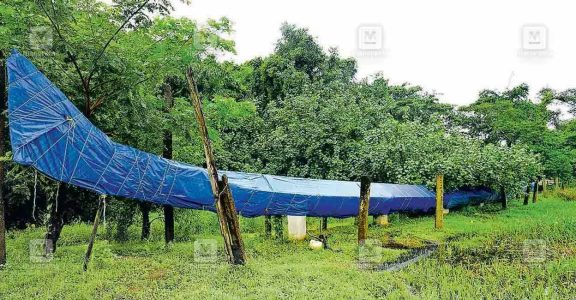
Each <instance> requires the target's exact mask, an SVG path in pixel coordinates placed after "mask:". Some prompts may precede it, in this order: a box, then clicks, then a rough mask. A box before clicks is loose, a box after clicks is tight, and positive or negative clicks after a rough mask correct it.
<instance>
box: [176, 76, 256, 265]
mask: <svg viewBox="0 0 576 300" xmlns="http://www.w3.org/2000/svg"><path fill="white" fill-rule="evenodd" d="M186 77H187V79H188V87H189V89H190V101H191V102H192V105H193V106H194V111H195V113H196V120H197V121H198V130H199V132H200V137H202V142H203V144H204V154H205V157H206V168H207V171H208V178H209V179H210V185H211V187H212V194H213V196H214V203H215V206H216V213H217V214H218V220H219V222H220V232H221V233H222V237H223V238H224V246H225V248H226V254H227V255H228V260H229V261H230V263H232V264H244V262H245V261H246V254H245V252H244V245H243V243H242V236H241V234H240V227H239V226H238V215H237V212H236V209H235V208H234V209H232V207H233V206H234V205H233V198H232V193H231V192H230V189H229V188H228V183H227V182H226V183H224V182H222V183H219V180H218V170H217V169H216V161H215V159H214V153H213V151H212V144H211V142H210V138H209V136H208V128H207V126H206V120H205V119H204V113H203V111H202V102H201V100H200V95H199V93H198V87H197V86H196V81H195V79H194V72H193V71H192V68H188V71H187V72H186ZM228 202H231V203H228Z"/></svg>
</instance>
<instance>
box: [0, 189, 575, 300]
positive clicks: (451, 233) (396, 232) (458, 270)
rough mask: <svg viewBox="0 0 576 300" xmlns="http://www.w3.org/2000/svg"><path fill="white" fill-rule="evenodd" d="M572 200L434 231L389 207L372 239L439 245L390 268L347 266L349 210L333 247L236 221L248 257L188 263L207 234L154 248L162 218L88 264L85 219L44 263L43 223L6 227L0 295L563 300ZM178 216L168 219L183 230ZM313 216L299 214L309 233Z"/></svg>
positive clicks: (571, 272) (482, 211) (485, 215)
mask: <svg viewBox="0 0 576 300" xmlns="http://www.w3.org/2000/svg"><path fill="white" fill-rule="evenodd" d="M575 216H576V202H574V201H564V200H561V199H559V198H558V199H557V198H543V199H541V201H539V203H537V204H532V203H530V205H529V206H523V205H521V203H520V202H517V201H512V202H511V203H510V206H509V209H508V210H506V211H501V210H500V209H499V206H498V205H488V206H485V207H482V208H466V209H463V210H461V211H457V212H456V211H453V212H450V214H449V215H447V216H446V218H445V228H444V229H443V230H441V231H439V230H435V229H434V228H433V224H434V221H433V218H432V217H431V216H424V217H407V216H403V215H400V216H395V217H393V218H391V220H393V223H392V224H391V226H389V227H386V228H382V227H378V226H371V227H370V229H369V236H370V238H371V239H376V240H380V241H382V242H384V243H386V242H390V241H393V242H394V243H395V244H399V245H403V246H405V247H407V248H410V247H419V246H422V245H424V244H425V241H437V242H441V243H444V245H445V246H441V247H440V248H439V251H438V252H437V253H436V254H435V255H433V256H431V257H429V258H427V259H424V260H421V261H419V262H418V263H415V264H412V265H410V266H408V267H407V268H405V269H402V270H400V271H396V272H386V271H373V270H366V269H362V268H360V267H359V265H358V249H357V247H356V228H355V227H354V225H353V219H343V220H337V219H330V220H329V230H328V232H329V234H330V239H329V241H330V243H331V246H332V248H333V249H335V251H325V250H320V251H313V250H310V249H308V247H307V243H306V242H290V241H275V240H269V239H266V238H264V237H263V228H264V226H263V220H262V219H261V218H256V219H242V220H241V222H242V225H243V227H242V228H243V231H244V234H243V236H244V240H245V244H246V249H247V251H248V257H249V260H248V263H247V265H246V266H243V267H234V266H229V265H228V264H227V263H225V262H224V257H223V253H222V252H221V251H223V249H222V246H221V245H219V250H220V252H219V256H220V257H219V260H218V262H216V263H198V262H194V243H193V242H194V241H195V240H196V239H210V238H215V239H217V240H218V241H219V243H221V239H220V238H219V236H218V233H217V231H216V230H212V229H210V230H207V231H206V232H205V233H202V234H196V235H193V236H190V235H186V236H183V235H182V232H180V233H178V232H177V235H178V236H177V239H178V240H179V241H178V242H176V243H174V244H173V245H170V246H165V245H164V243H163V242H162V224H161V222H155V223H153V228H152V229H153V230H152V238H151V240H150V241H143V242H142V241H139V240H137V232H138V224H136V225H135V226H133V227H132V228H131V234H130V236H131V240H130V241H129V242H126V243H115V242H108V241H106V240H104V236H105V234H104V232H105V231H104V230H101V231H100V232H101V233H102V235H99V238H98V240H97V242H96V244H95V249H94V257H93V260H92V262H91V265H90V270H89V271H88V272H86V273H83V272H82V270H81V269H82V259H83V255H84V251H85V250H86V245H87V241H88V237H89V232H90V228H91V227H90V226H89V225H87V224H74V225H70V226H66V227H65V229H64V231H63V232H62V238H61V241H62V244H61V245H59V248H58V250H57V253H56V254H55V257H54V259H53V260H52V261H50V262H47V263H33V262H31V261H30V258H29V252H28V244H29V241H30V240H31V239H38V238H42V236H43V229H41V228H30V229H27V230H24V231H12V232H9V235H8V236H9V240H8V250H9V257H8V259H9V264H8V265H7V266H6V268H5V269H4V270H3V271H0V299H31V298H40V299H93V298H99V299H100V298H101V299H161V298H177V299H196V298H210V299H211V298H219V299H222V298H223V299H234V298H256V299H262V298H266V299H268V298H296V299H299V298H337V299H340V298H347V299H350V298H354V299H371V298H375V297H388V298H403V299H405V298H408V299H422V298H425V299H428V298H458V299H469V298H474V299H477V298H501V299H502V298H506V299H508V298H517V299H526V298H530V299H549V298H555V299H574V297H575V295H576V242H575V241H576V218H575ZM194 219H201V220H199V221H198V222H202V224H205V223H206V224H212V226H215V228H217V223H215V220H216V219H215V218H214V215H213V214H212V215H206V214H205V213H196V215H195V217H194V218H184V217H182V218H180V221H179V222H184V221H182V220H186V221H185V222H194ZM186 226H187V225H186V224H179V225H177V228H183V229H181V231H184V232H186V233H188V231H186V230H185V228H186ZM318 227H319V220H318V219H315V218H308V228H309V231H310V232H311V233H313V234H318V232H317V230H316V229H317V228H318ZM532 240H543V241H544V242H545V243H546V245H545V246H546V260H545V261H543V262H526V261H525V259H524V257H525V255H524V252H523V249H524V244H525V241H528V242H527V243H528V244H530V243H531V242H530V241H532ZM407 251H408V250H406V249H383V250H382V256H381V257H380V259H379V262H384V261H392V260H395V259H396V258H398V257H399V256H400V255H402V254H404V253H406V252H407Z"/></svg>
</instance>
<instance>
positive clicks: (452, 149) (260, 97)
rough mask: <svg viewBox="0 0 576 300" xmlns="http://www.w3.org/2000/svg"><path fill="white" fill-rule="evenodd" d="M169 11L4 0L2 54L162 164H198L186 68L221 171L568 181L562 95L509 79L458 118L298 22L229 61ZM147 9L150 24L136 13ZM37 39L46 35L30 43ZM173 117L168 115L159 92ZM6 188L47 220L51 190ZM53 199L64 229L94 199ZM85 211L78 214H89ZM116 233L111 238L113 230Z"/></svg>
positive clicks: (13, 180)
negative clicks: (165, 139)
mask: <svg viewBox="0 0 576 300" xmlns="http://www.w3.org/2000/svg"><path fill="white" fill-rule="evenodd" d="M170 12H171V5H170V2H169V1H166V0H163V1H160V0H156V1H151V0H149V1H120V0H116V1H114V5H113V6H110V5H107V4H104V3H102V2H98V1H94V0H66V1H64V0H48V1H44V0H38V1H23V0H5V1H2V3H0V25H1V27H0V49H1V50H4V51H9V49H10V48H17V49H19V50H20V51H21V52H23V53H24V54H25V55H27V56H29V57H30V58H31V59H32V60H33V62H34V63H35V64H37V65H38V66H39V67H40V68H41V69H42V70H43V71H44V72H45V73H46V75H47V76H48V77H49V78H50V79H51V80H52V81H54V83H55V84H56V85H57V86H59V87H60V88H61V89H62V90H63V91H64V93H66V94H67V95H68V96H69V98H70V99H72V100H73V101H75V103H76V104H77V105H78V107H79V108H81V109H82V110H83V112H84V113H85V114H86V115H87V116H88V117H89V118H91V120H92V121H93V122H94V123H95V124H96V125H97V126H98V127H99V128H101V129H103V130H104V131H105V132H106V133H108V134H109V135H110V136H111V137H112V138H113V139H114V140H115V141H117V142H120V143H124V144H128V145H131V146H134V147H137V148H139V149H141V150H144V151H148V152H152V153H157V154H159V155H160V154H162V151H163V147H164V145H163V144H162V136H163V134H164V132H165V131H167V130H168V131H171V132H172V134H173V147H174V159H176V160H179V161H184V162H188V163H192V164H195V165H202V164H203V153H202V148H201V144H200V139H199V138H198V136H197V132H196V124H195V120H194V115H193V110H192V108H191V107H190V105H189V103H188V99H187V95H188V91H187V86H186V84H185V78H184V70H185V69H186V68H187V67H188V66H192V67H193V69H194V71H195V74H196V76H197V77H198V78H197V81H198V83H199V90H200V92H201V94H202V97H203V99H204V101H205V104H204V105H205V110H206V114H207V118H208V125H209V131H210V135H211V138H212V139H213V140H214V145H215V153H216V157H217V163H218V166H219V168H222V169H230V170H241V171H248V172H262V173H271V174H278V175H289V176H299V177H310V178H326V179H341V180H356V179H357V178H359V177H360V176H362V175H369V176H371V177H372V179H373V180H374V181H382V182H395V183H411V184H428V185H430V186H431V185H432V180H433V178H434V176H435V175H436V174H439V173H443V174H445V177H446V187H447V188H448V189H457V188H467V187H477V186H488V187H492V188H494V189H502V188H504V189H505V190H506V192H507V193H511V194H517V193H519V192H520V191H523V190H524V189H525V187H526V185H527V184H528V182H529V181H531V180H534V179H535V178H536V176H538V175H542V173H543V172H544V174H545V175H547V176H559V177H561V178H562V179H563V180H570V179H572V178H573V177H574V173H575V166H576V159H575V157H576V152H575V151H576V150H575V149H576V133H575V132H576V130H575V129H576V123H575V121H574V120H572V121H560V120H559V118H558V115H557V114H556V113H554V112H553V111H551V110H550V109H549V106H550V105H551V104H552V103H566V105H574V103H575V102H574V99H575V98H576V97H573V94H574V93H573V92H572V93H571V92H570V91H566V92H556V91H552V90H544V91H542V92H541V93H540V99H537V101H535V100H533V99H529V97H528V91H529V90H528V87H527V86H526V85H521V86H519V87H515V88H513V89H511V90H507V91H504V92H498V91H483V92H481V93H480V95H479V99H478V100H477V101H476V102H475V103H473V104H471V105H469V106H467V107H463V108H460V109H455V108H454V107H452V106H450V105H447V104H442V103H439V101H438V99H437V97H436V96H435V95H434V94H433V93H428V92H426V91H424V90H423V89H422V88H420V87H419V86H414V85H411V84H402V85H392V84H390V83H389V81H388V80H386V79H385V78H383V77H382V75H381V74H376V75H374V76H372V77H370V78H364V79H359V78H356V69H357V66H356V62H355V60H354V59H352V58H343V57H341V56H340V54H339V53H338V51H337V49H329V50H328V51H325V50H323V47H322V46H321V45H319V44H318V43H317V41H316V39H315V38H314V37H313V36H312V35H311V34H310V33H309V32H308V30H307V29H305V28H299V27H297V26H295V25H290V24H284V25H283V26H282V27H281V28H280V30H281V33H282V36H281V38H280V39H279V40H278V42H277V43H276V47H275V51H274V52H273V53H272V54H270V55H268V56H266V57H257V58H254V59H252V60H250V61H247V62H245V63H242V64H237V63H234V62H231V61H222V59H221V57H222V56H221V55H220V54H222V53H234V42H233V41H232V40H230V39H229V38H228V34H229V33H230V32H231V31H232V24H231V22H230V21H229V20H227V19H225V18H222V19H219V20H210V21H208V22H207V23H206V24H204V25H200V24H198V23H196V22H195V21H193V20H189V19H183V18H173V17H171V16H170ZM151 15H154V16H155V17H154V18H152V17H148V16H151ZM39 31H41V32H44V33H45V34H47V35H48V36H49V37H50V38H49V39H43V38H42V37H41V36H40V37H39V36H38V35H37V33H38V32H39ZM167 87H169V89H170V90H171V91H172V93H173V96H174V108H173V109H171V110H166V109H165V99H164V97H165V93H164V92H165V89H166V88H167ZM7 168H8V179H7V184H5V186H4V192H5V193H7V195H8V196H9V203H10V205H9V210H8V211H9V220H11V222H12V224H11V225H19V226H24V225H25V224H16V223H15V222H16V220H25V221H26V222H37V223H41V218H37V219H36V220H34V219H33V218H32V217H31V216H32V215H31V214H29V215H28V216H27V217H25V216H21V215H17V214H18V213H17V211H20V212H22V211H24V212H28V211H31V210H30V208H31V206H32V203H33V201H34V199H33V198H34V197H33V194H34V190H36V193H37V195H36V198H37V199H38V202H37V205H38V208H37V211H36V215H37V216H42V215H44V213H45V212H46V211H47V210H48V208H47V203H49V202H50V199H53V198H54V197H55V194H56V191H57V185H56V183H54V182H52V181H50V180H48V179H47V178H44V177H43V176H41V175H40V174H39V175H38V176H39V178H40V179H39V180H38V181H37V188H36V189H34V185H35V180H34V175H35V172H34V171H32V170H30V169H25V168H22V167H19V166H16V165H13V164H9V165H8V166H7ZM70 190H72V191H71V192H70V193H67V194H66V197H65V198H66V199H64V201H65V202H66V207H68V208H69V212H68V215H67V218H66V221H67V222H69V221H71V220H74V219H77V218H80V219H83V220H85V219H87V218H89V216H90V212H91V211H92V210H93V209H94V203H95V201H94V200H95V197H94V195H92V194H90V193H85V192H81V191H76V190H75V189H74V188H72V187H70ZM89 203H90V204H89ZM135 207H136V206H135V205H134V204H132V202H126V201H123V200H122V202H118V201H116V202H115V203H114V205H113V207H112V208H111V210H110V215H109V216H110V217H111V218H112V219H113V220H115V221H116V223H117V224H118V227H119V229H120V228H126V226H128V225H129V224H130V223H131V222H132V221H133V217H134V215H135V211H136V209H135ZM118 236H119V239H122V238H121V236H122V232H120V233H119V235H118Z"/></svg>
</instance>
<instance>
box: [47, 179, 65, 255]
mask: <svg viewBox="0 0 576 300" xmlns="http://www.w3.org/2000/svg"><path fill="white" fill-rule="evenodd" d="M58 184H59V185H60V187H59V191H58V196H57V198H54V199H53V201H52V202H51V203H50V204H49V205H48V214H49V215H48V230H47V233H46V239H47V240H50V241H52V248H48V247H47V248H46V251H47V253H46V254H50V253H48V252H52V253H54V252H56V248H57V245H58V239H60V233H61V232H62V228H64V207H66V199H67V198H68V186H67V185H66V184H65V183H58Z"/></svg>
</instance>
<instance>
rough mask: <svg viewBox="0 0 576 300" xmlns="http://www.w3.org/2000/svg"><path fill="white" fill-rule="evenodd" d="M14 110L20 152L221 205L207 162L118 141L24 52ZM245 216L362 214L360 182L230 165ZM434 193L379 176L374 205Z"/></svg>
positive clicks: (22, 157)
mask: <svg viewBox="0 0 576 300" xmlns="http://www.w3.org/2000/svg"><path fill="white" fill-rule="evenodd" d="M8 82H9V89H8V95H9V97H8V113H9V115H8V116H9V125H10V139H11V144H12V152H13V159H14V161H16V162H17V163H20V164H23V165H28V166H33V167H34V168H35V169H37V170H38V171H40V172H42V173H43V174H45V175H47V176H49V177H51V178H53V179H55V180H58V181H60V182H65V183H69V184H72V185H75V186H78V187H82V188H86V189H89V190H93V191H95V192H97V193H100V194H106V195H114V196H121V197H126V198H133V199H138V200H142V201H150V202H153V203H156V204H168V205H172V206H174V207H181V208H193V209H206V210H212V211H213V210H214V198H213V197H212V191H211V188H210V183H209V179H208V175H207V172H206V170H205V169H203V168H199V167H195V166H192V165H188V164H184V163H180V162H177V161H172V160H168V159H164V158H162V157H159V156H157V155H154V154H150V153H146V152H143V151H140V150H137V149H134V148H132V147H128V146H125V145H121V144H118V143H115V142H114V141H112V140H111V139H110V138H109V137H108V136H106V134H104V133H103V132H102V131H100V130H99V129H98V128H96V127H95V126H94V125H93V124H92V123H91V122H90V121H89V120H88V119H87V118H86V117H84V115H83V114H82V113H81V112H80V111H79V110H78V109H77V108H76V107H75V106H74V105H73V104H72V102H70V101H69V100H68V99H67V98H66V96H65V95H64V94H63V93H62V92H61V91H60V90H59V89H58V88H57V87H56V86H54V84H53V83H52V82H50V80H48V79H47V78H46V77H45V76H44V74H42V73H41V72H40V71H38V69H36V67H35V66H34V65H33V64H32V63H31V62H30V61H29V60H28V59H27V58H26V57H24V56H23V55H21V54H20V53H18V52H17V51H13V53H12V55H11V56H10V57H9V58H8ZM223 173H225V174H227V175H228V177H229V181H230V186H231V190H232V194H233V197H234V200H235V203H236V208H237V209H238V212H239V213H240V214H241V215H243V216H248V217H252V216H261V215H296V216H304V215H306V216H327V217H349V216H354V215H357V214H358V206H359V194H360V186H359V183H357V182H349V181H333V180H315V179H304V178H292V177H284V176H274V175H262V174H250V173H240V172H223ZM445 199H446V201H445V206H446V207H448V208H450V207H453V206H461V205H466V204H468V203H469V202H470V201H472V200H473V199H477V200H478V201H489V200H491V199H494V193H492V192H490V191H486V190H475V191H461V192H456V193H451V194H447V195H446V197H445ZM434 207H435V198H434V193H433V192H431V191H430V190H428V189H427V188H426V187H425V186H421V185H402V184H386V183H373V184H372V185H371V197H370V206H369V213H370V214H371V215H380V214H388V213H391V212H429V211H432V210H433V209H434Z"/></svg>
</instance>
